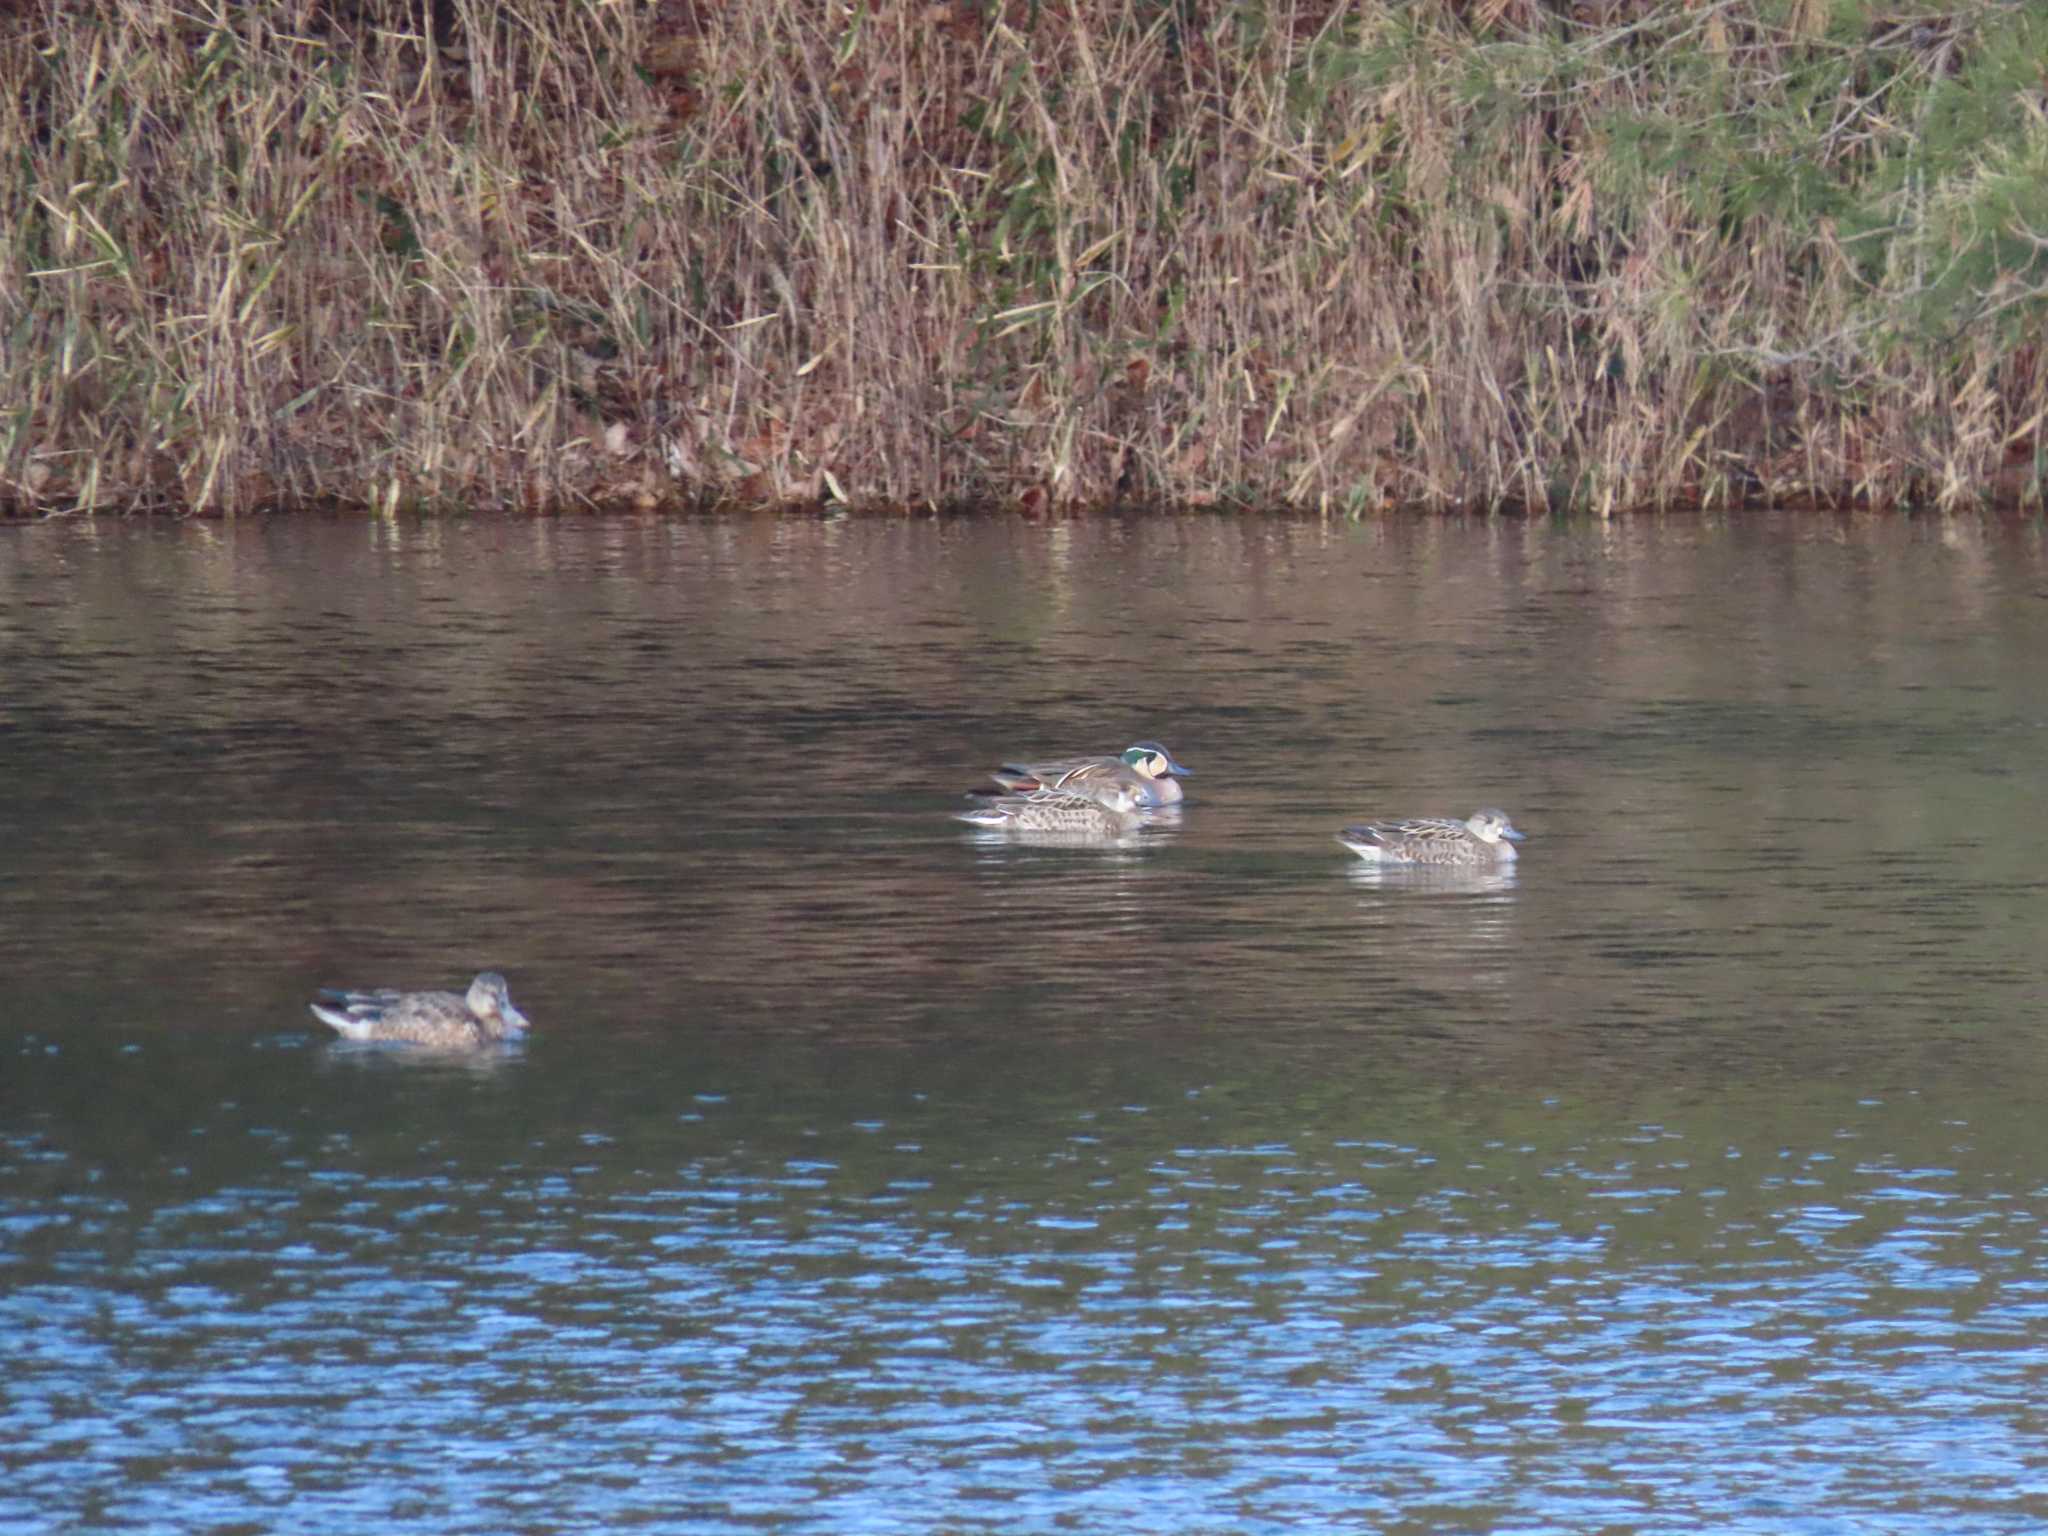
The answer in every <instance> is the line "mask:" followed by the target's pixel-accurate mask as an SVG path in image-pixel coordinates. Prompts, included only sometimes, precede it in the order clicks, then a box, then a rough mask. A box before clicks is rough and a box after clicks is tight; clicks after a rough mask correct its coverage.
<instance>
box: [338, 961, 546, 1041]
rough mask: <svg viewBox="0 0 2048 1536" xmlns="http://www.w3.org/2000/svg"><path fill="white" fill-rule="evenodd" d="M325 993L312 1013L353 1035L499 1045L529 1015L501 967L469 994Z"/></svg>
mask: <svg viewBox="0 0 2048 1536" xmlns="http://www.w3.org/2000/svg"><path fill="white" fill-rule="evenodd" d="M320 997H321V1001H319V1002H317V1003H314V1004H313V1005H312V1008H313V1017H315V1018H316V1019H318V1020H320V1022H321V1023H323V1024H327V1025H331V1026H332V1027H333V1028H335V1029H337V1030H339V1031H340V1032H341V1034H342V1035H343V1036H344V1037H345V1038H346V1039H350V1040H390V1041H402V1042H404V1043H405V1044H408V1045H430V1046H437V1047H440V1048H442V1049H461V1048H465V1047H476V1046H484V1045H496V1044H498V1043H499V1042H501V1041H504V1040H510V1039H516V1038H518V1037H519V1036H520V1035H523V1034H525V1033H526V1030H527V1022H526V1015H525V1014H523V1013H521V1012H520V1011H519V1010H518V1009H517V1008H514V1007H513V1006H512V994H511V992H510V991H509V990H508V989H507V988H506V986H505V978H504V977H503V976H500V975H499V974H498V973H497V972H496V971H485V972H484V973H483V974H482V975H480V976H478V977H477V979H476V980H475V981H472V982H471V983H470V984H469V991H468V993H467V994H457V993H454V992H398V991H394V990H390V989H384V990H379V991H370V992H343V991H337V990H335V989H332V988H329V989H327V990H325V991H322V992H321V994H320Z"/></svg>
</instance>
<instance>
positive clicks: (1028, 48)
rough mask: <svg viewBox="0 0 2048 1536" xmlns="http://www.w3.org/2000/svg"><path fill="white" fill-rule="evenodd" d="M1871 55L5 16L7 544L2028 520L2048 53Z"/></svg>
mask: <svg viewBox="0 0 2048 1536" xmlns="http://www.w3.org/2000/svg"><path fill="white" fill-rule="evenodd" d="M1834 11H1835V8H1825V7H1802V8H1797V9H1796V11H1795V13H1794V14H1793V15H1792V16H1791V17H1790V18H1789V19H1788V18H1787V17H1785V16H1784V15H1781V14H1780V11H1779V10H1778V9H1777V8H1772V7H1767V6H1763V5H1760V4H1736V5H1730V6H1717V7H1712V8H1708V9H1706V10H1705V11H1701V10H1699V9H1697V8H1694V9H1687V10H1683V11H1675V12H1674V11H1672V10H1670V8H1668V7H1659V6H1654V5H1650V4H1647V3H1644V4H1628V3H1624V4H1621V5H1618V6H1615V7H1612V8H1610V9H1609V11H1608V12H1606V13H1603V15H1602V17H1601V18H1600V19H1598V20H1595V21H1583V22H1582V21H1567V20H1566V19H1564V18H1561V17H1558V16H1555V15H1550V14H1547V13H1545V12H1543V11H1540V10H1538V9H1535V8H1530V7H1519V6H1513V5H1510V6H1504V7H1490V8H1486V10H1485V15H1484V17H1479V16H1476V15H1474V14H1468V8H1465V7H1460V6H1457V5H1453V4H1451V3H1449V0H1427V3H1423V4H1419V5H1413V6H1391V5H1389V6H1378V5H1374V6H1364V7H1354V6H1343V5H1337V4H1334V3H1310V4H1305V5H1303V6H1300V7H1297V8H1296V9H1295V10H1294V11H1292V12H1290V13H1289V14H1288V16H1287V17H1286V18H1285V19H1284V20H1275V19H1271V18H1264V19H1258V20H1256V21H1255V20H1254V19H1253V18H1251V17H1249V16H1239V15H1237V14H1236V13H1234V12H1227V13H1224V14H1218V15H1215V16H1196V15H1194V14H1192V13H1189V12H1187V10H1186V8H1185V7H1184V6H1180V5H1176V4H1170V3H1164V0H1075V3H1073V4H1071V5H1068V6H1065V7H1062V8H1059V9H1058V10H1057V11H1056V12H1055V11H1054V10H1053V9H1051V8H1044V7H1038V6H1029V5H1006V4H981V3H972V0H945V3H936V4H921V5H915V6H913V5H908V4H883V5H879V6H863V7H858V8H855V9H853V10H851V11H846V12H843V13H842V12H840V11H835V10H831V9H830V8H824V9H821V8H818V7H814V6H809V5H804V4H800V3H797V0H724V3H719V0H656V3H651V4H645V5H638V6H596V7H566V8H565V7H562V6H559V5H556V4H552V3H543V0H510V3H506V4H499V5H483V4H480V3H476V0H439V3H436V4H434V5H432V6H429V7H426V8H424V9H423V8H421V7H419V6H417V5H402V4H398V3H396V0H333V3H331V4H325V5H319V6H312V7H307V8H305V12H304V14H302V15H297V16H294V17H287V16H285V15H283V14H281V13H275V14H274V13H270V12H267V11H265V10H264V9H263V8H249V9H247V10H246V11H245V12H244V13H240V14H227V13H223V15H221V16H216V17H212V18H208V17H205V16H201V15H195V14H191V13H188V12H185V11H181V10H179V9H178V8H176V7H173V6H171V5H169V4H168V3H164V0H132V3H129V4H125V5H122V6H118V7H101V8H95V9H90V10H87V11H84V12H82V13H80V14H77V15H72V16H67V17H64V18H62V19H53V18H52V17H51V16H49V15H37V16H33V17H27V18H12V19H9V20H6V21H0V84H4V86H5V89H4V90H0V148H4V149H5V150H6V151H7V153H6V154H5V155H0V228H5V229H8V230H9V231H11V233H10V235H9V237H8V238H7V239H6V240H5V241H4V242H0V386H4V387H0V399H5V400H6V401H8V402H9V405H8V408H7V409H5V410H0V515H6V516H16V517H19V516H35V515H43V514H46V513H50V512H69V511H99V512H171V513H202V514H237V513H244V512H256V511H276V510H285V509H291V510H318V509H323V508H329V509H331V508H338V507H346V508H355V509H359V510H368V511H378V512H385V513H391V512H397V511H401V510H403V511H406V512H417V511H425V510H436V509H463V510H490V511H496V512H515V513H517V512H546V513H572V512H576V511H583V510H590V511H614V510H628V511H641V512H657V511H658V512H702V511H707V510H716V511H728V510H763V511H777V510H779V511H784V512H796V513H805V512H809V511H812V510H815V509H829V510H841V509H845V510H853V511H859V512H874V513H882V514H893V515H902V514H905V513H913V512H916V513H924V512H931V511H938V510H941V509H947V510H951V509H959V508H969V507H971V508H989V509H995V510H998V511H1004V512H1022V513H1025V514H1043V515H1062V516H1064V515H1077V514H1078V515H1090V514H1096V513H1102V512H1118V513H1123V512H1133V511H1141V510H1147V509H1160V508H1177V507H1190V508H1201V509H1207V508H1220V509H1224V510H1229V511H1243V512H1260V511H1269V510H1270V511H1284V512H1306V513H1312V514H1322V515H1342V516H1352V517H1363V516H1374V515H1381V514H1385V513H1388V512H1394V511H1400V512H1408V511H1425V512H1452V511H1455V512H1465V513H1470V512H1475V511H1487V512H1505V513H1511V514H1512V513H1521V514H1549V513H1555V512H1572V513H1590V514H1595V515H1602V516H1606V515H1622V514H1628V513H1633V512H1641V511H1656V512H1686V511H1690V510H1699V509H1710V510H1719V509H1732V508H1738V507H1760V506H1772V507H1781V508H1784V507H1810V508H1813V509H1816V510H1847V509H1872V510H1903V509H1911V508H1939V509H1945V510H1949V509H1962V508H1972V509H1983V510H1992V511H1999V512H2011V511H2027V510H2032V509H2036V508H2038V507H2039V506H2040V504H2041V501H2042V486H2043V465H2044V462H2048V457H2044V454H2048V450H2044V445H2043V443H2042V442H2041V439H2040V430H2039V429H2040V423H2041V422H2042V421H2043V420H2044V419H2048V368H2044V367H2042V366H2041V361H2040V353H2039V346H2038V338H2039V336H2040V334H2041V332H2042V325H2043V322H2044V320H2048V194H2044V193H2042V192H2041V191H2040V188H2041V187H2042V186H2044V185H2048V147H2044V143H2043V141H2042V139H2041V135H2040V134H2039V133H2038V131H2037V125H2036V123H2035V113H2034V108H2033V106H2032V101H2033V93H2034V91H2035V90H2036V89H2037V86H2038V81H2037V80H2036V79H2035V78H2034V76H2033V74H2032V73H2030V70H2029V66H2028V61H2029V60H2032V59H2036V58H2038V57H2040V56H2041V54H2042V53H2043V51H2048V35H2044V33H2048V22H2044V21H2043V20H2042V19H2041V18H2040V17H2038V16H2035V15H2033V14H2032V13H2030V12H2025V11H2008V10H2006V9H2003V8H1998V7H1990V6H1987V7H1981V8H1979V9H1977V10H1974V11H1969V12H1966V13H1963V14H1959V15H1956V16H1949V17H1942V18H1928V19H1925V20H1923V21H1921V22H1919V23H1916V24H1912V25H1908V24H1905V23H1894V22H1891V21H1887V20H1884V19H1882V18H1876V19H1872V18H1867V17H1863V16H1862V15H1861V14H1860V13H1859V14H1857V15H1850V14H1847V13H1844V14H1840V15H1837V14H1835V13H1834ZM1731 102H1734V103H1737V104H1738V105H1737V106H1735V107H1733V108H1731V107H1730V105H1729V104H1730V103H1731Z"/></svg>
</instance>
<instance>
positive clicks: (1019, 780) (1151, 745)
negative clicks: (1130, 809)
mask: <svg viewBox="0 0 2048 1536" xmlns="http://www.w3.org/2000/svg"><path fill="white" fill-rule="evenodd" d="M1193 771H1194V770H1192V769H1191V768H1189V767H1187V766H1186V765H1185V764H1183V763H1178V762H1175V761H1174V757H1173V754H1172V753H1171V752H1169V751H1167V750H1166V748H1164V747H1162V746H1161V745H1159V743H1158V742H1156V741H1141V742H1139V743H1137V744H1136V745H1135V746H1129V747H1126V748H1124V750H1123V752H1122V753H1121V754H1120V755H1119V756H1116V757H1069V758H1063V759H1061V760H1060V761H1058V762H1052V763H1005V764H1003V766H1002V767H1000V768H998V769H997V770H996V771H995V772H994V773H992V774H990V775H989V777H990V778H992V779H994V780H995V781H996V782H997V783H998V784H1000V785H1002V786H1003V788H1005V789H1007V790H1011V791H1013V792H1015V793H1018V794H1029V793H1031V792H1032V791H1033V790H1038V789H1062V790H1065V791H1067V792H1068V793H1069V794H1076V795H1088V796H1090V797H1093V796H1095V795H1097V794H1098V792H1099V791H1100V790H1101V789H1103V788H1105V787H1106V786H1108V785H1111V784H1120V785H1122V786H1123V787H1124V788H1126V789H1128V790H1129V791H1130V792H1131V796H1132V798H1133V799H1135V800H1136V801H1137V802H1138V804H1139V805H1140V806H1143V807H1145V808H1146V809H1148V810H1149V809H1152V808H1155V807H1158V806H1162V805H1178V804H1179V803H1180V802H1181V800H1182V798H1183V792H1182V790H1181V787H1180V784H1179V782H1178V781H1179V780H1181V779H1184V778H1188V777H1190V776H1191V775H1192V774H1193Z"/></svg>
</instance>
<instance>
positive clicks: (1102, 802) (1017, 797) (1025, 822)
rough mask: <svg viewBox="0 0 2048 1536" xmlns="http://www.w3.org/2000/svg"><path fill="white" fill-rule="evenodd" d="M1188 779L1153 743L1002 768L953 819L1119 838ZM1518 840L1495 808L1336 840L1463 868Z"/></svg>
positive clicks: (1349, 832) (1501, 858)
mask: <svg viewBox="0 0 2048 1536" xmlns="http://www.w3.org/2000/svg"><path fill="white" fill-rule="evenodd" d="M1190 773H1191V770H1190V769H1189V768H1188V767H1187V766H1186V765H1185V764H1182V763H1179V762H1176V761H1175V760H1174V756H1173V754H1172V753H1171V752H1169V751H1167V750H1166V748H1164V747H1162V746H1161V745H1160V744H1159V743H1158V742H1156V741H1141V742H1139V743H1137V745H1135V746H1132V747H1127V748H1125V749H1124V751H1123V753H1122V755H1121V756H1118V757H1073V758H1066V759H1063V760H1061V761H1059V762H1056V763H1036V764H1033V763H1005V764H1004V765H1003V766H1002V767H1001V768H998V769H997V770H996V771H995V772H994V773H993V774H991V775H990V777H991V778H993V779H994V780H995V781H996V783H998V784H1000V785H1001V786H1002V787H1003V789H1004V790H1005V791H1006V793H1004V794H1003V795H1000V796H998V797H995V798H993V799H990V800H987V801H986V802H984V803H983V804H981V805H978V806H976V807H975V808H974V809H973V810H971V811H960V812H957V813H956V814H957V815H958V816H959V819H960V820H962V821H964V822H967V823H969V824H970V825H972V826H977V827H985V828H987V829H989V830H991V831H996V832H1006V833H1012V834H1030V833H1053V834H1061V835H1067V836H1075V837H1087V838H1114V837H1122V836H1123V835H1124V834H1125V833H1127V832H1135V831H1136V830H1137V829H1138V827H1139V826H1140V825H1141V824H1142V823H1143V821H1144V819H1145V816H1144V813H1145V812H1146V811H1152V810H1158V809H1160V808H1161V807H1163V806H1169V805H1178V804H1180V802H1181V800H1182V798H1183V791H1182V789H1181V787H1180V784H1179V782H1178V781H1179V780H1181V779H1184V778H1187V777H1189V775H1190ZM1521 840H1522V834H1521V833H1519V832H1517V831H1516V830H1515V828H1514V825H1513V824H1512V823H1511V822H1510V821H1509V820H1508V818H1507V813H1506V812H1505V811H1496V810H1492V809H1487V810H1482V811H1475V812H1474V813H1473V814H1472V815H1470V816H1468V817H1466V818H1465V819H1464V820H1463V821H1453V820H1450V819H1448V818H1445V817H1438V816H1418V817H1411V818H1409V819H1407V820H1404V821H1370V822H1365V823H1363V824H1362V825H1359V826H1355V827H1346V828H1345V829H1344V830H1343V831H1342V832H1339V833H1338V834H1337V841H1338V842H1340V843H1342V844H1343V845H1344V846H1345V847H1346V848H1349V849H1350V850H1351V851H1352V852H1353V853H1355V854H1357V855H1358V856H1359V857H1360V858H1361V859H1364V860H1365V861H1366V862H1367V863H1370V864H1428V865H1438V866H1449V867H1454V868H1467V869H1491V868H1495V867H1497V866H1499V865H1502V864H1508V863H1512V862H1513V861H1514V858H1515V844H1516V843H1519V842H1520V841H1521Z"/></svg>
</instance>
